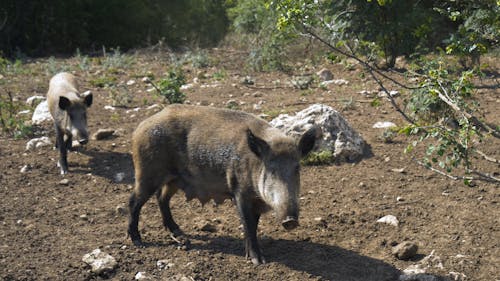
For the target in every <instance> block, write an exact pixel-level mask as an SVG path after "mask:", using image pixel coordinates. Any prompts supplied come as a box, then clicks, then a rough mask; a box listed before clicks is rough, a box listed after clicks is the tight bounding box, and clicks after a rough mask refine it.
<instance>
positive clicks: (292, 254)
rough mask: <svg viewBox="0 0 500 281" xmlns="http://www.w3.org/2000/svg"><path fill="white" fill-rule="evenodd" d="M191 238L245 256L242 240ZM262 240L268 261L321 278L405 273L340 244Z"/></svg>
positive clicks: (366, 280) (389, 279) (362, 279)
mask: <svg viewBox="0 0 500 281" xmlns="http://www.w3.org/2000/svg"><path fill="white" fill-rule="evenodd" d="M191 238H193V239H198V240H203V241H205V242H204V243H199V242H195V241H193V240H192V241H191V242H192V245H191V248H192V249H197V250H205V251H209V252H217V253H218V252H221V253H225V254H230V255H236V256H242V259H243V258H244V254H245V249H244V244H243V243H242V241H243V240H241V239H237V238H234V237H229V236H223V237H207V236H203V235H201V236H200V235H195V236H191ZM260 243H261V247H262V249H263V251H264V257H265V258H266V260H267V262H268V263H272V262H276V263H280V264H283V265H285V266H287V267H289V268H291V269H293V270H297V271H304V272H307V273H309V274H311V275H312V276H315V277H318V278H320V279H325V280H346V281H347V280H349V281H370V280H377V281H393V280H398V278H399V276H400V275H401V274H402V272H401V271H400V270H398V269H397V268H395V267H394V266H392V265H390V264H388V263H385V262H383V261H381V260H377V259H374V258H371V257H367V256H363V255H360V254H359V253H356V252H353V251H350V250H346V249H343V248H340V247H337V246H331V245H325V244H319V243H314V242H310V241H293V240H284V239H278V240H274V239H272V238H269V237H264V238H263V239H261V240H260ZM264 266H265V265H264ZM438 280H439V279H438Z"/></svg>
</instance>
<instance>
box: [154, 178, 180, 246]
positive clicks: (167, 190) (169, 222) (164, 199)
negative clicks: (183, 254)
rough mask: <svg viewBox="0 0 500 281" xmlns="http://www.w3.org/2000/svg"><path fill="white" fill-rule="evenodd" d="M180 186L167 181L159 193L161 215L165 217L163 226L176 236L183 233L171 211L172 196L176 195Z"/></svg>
mask: <svg viewBox="0 0 500 281" xmlns="http://www.w3.org/2000/svg"><path fill="white" fill-rule="evenodd" d="M177 190H178V188H177V186H176V185H175V184H173V183H167V184H166V185H164V186H163V188H162V189H161V190H159V191H158V193H157V199H158V205H159V207H160V211H161V216H162V218H163V226H165V228H166V229H168V230H170V232H172V234H173V235H174V236H178V235H182V231H181V230H180V228H179V225H177V223H175V221H174V219H173V218H172V212H170V198H172V196H174V194H175V193H176V192H177Z"/></svg>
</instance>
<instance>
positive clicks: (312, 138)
mask: <svg viewBox="0 0 500 281" xmlns="http://www.w3.org/2000/svg"><path fill="white" fill-rule="evenodd" d="M319 135H321V129H320V128H318V127H316V126H314V127H312V128H311V129H309V130H307V131H306V132H305V133H304V134H303V135H302V137H300V140H299V152H300V155H301V156H302V157H304V156H306V155H307V154H308V153H309V152H311V150H312V149H313V148H314V144H315V143H316V139H317V138H318V137H319Z"/></svg>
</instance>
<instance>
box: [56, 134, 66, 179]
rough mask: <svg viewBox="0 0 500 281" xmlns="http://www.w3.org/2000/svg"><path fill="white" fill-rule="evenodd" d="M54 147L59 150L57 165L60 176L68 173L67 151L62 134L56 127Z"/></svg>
mask: <svg viewBox="0 0 500 281" xmlns="http://www.w3.org/2000/svg"><path fill="white" fill-rule="evenodd" d="M56 147H57V148H58V149H59V162H58V163H57V164H58V166H59V168H60V169H61V175H64V174H67V173H68V150H67V148H66V144H65V143H64V133H63V131H62V130H61V128H59V127H58V126H56Z"/></svg>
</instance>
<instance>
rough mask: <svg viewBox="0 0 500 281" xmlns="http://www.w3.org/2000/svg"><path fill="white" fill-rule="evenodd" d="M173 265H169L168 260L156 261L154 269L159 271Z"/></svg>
mask: <svg viewBox="0 0 500 281" xmlns="http://www.w3.org/2000/svg"><path fill="white" fill-rule="evenodd" d="M174 265H175V264H173V263H171V262H170V260H158V261H157V262H156V267H158V269H159V270H163V269H169V268H172V267H173V266H174Z"/></svg>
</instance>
